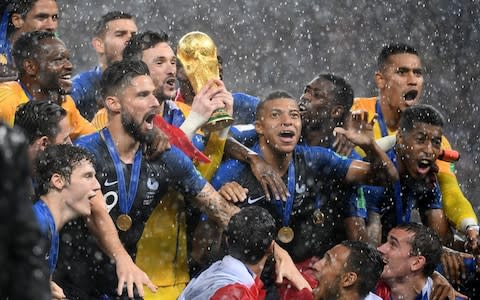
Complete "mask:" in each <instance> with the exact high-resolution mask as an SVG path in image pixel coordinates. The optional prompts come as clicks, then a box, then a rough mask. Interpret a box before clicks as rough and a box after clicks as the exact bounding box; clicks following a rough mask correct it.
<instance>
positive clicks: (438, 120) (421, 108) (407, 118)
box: [400, 104, 445, 133]
mask: <svg viewBox="0 0 480 300" xmlns="http://www.w3.org/2000/svg"><path fill="white" fill-rule="evenodd" d="M416 123H425V124H429V125H434V126H440V127H443V124H444V123H445V121H444V119H443V116H442V114H441V113H440V112H439V111H438V110H437V109H436V108H434V107H433V106H430V105H426V104H418V105H414V106H410V107H408V108H407V109H405V110H404V111H403V113H402V116H401V117H400V131H401V132H402V133H403V132H409V131H411V130H412V129H414V128H415V124H416Z"/></svg>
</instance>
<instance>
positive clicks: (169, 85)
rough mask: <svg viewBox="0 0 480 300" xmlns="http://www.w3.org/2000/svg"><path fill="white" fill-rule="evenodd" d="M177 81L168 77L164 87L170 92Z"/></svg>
mask: <svg viewBox="0 0 480 300" xmlns="http://www.w3.org/2000/svg"><path fill="white" fill-rule="evenodd" d="M176 82H177V79H176V78H175V77H168V78H167V79H166V80H165V86H166V87H167V88H168V89H170V90H175V86H176Z"/></svg>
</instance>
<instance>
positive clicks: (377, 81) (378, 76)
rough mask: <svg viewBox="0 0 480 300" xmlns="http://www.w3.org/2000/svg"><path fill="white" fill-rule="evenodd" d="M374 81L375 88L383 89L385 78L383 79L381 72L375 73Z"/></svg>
mask: <svg viewBox="0 0 480 300" xmlns="http://www.w3.org/2000/svg"><path fill="white" fill-rule="evenodd" d="M374 79H375V85H376V86H377V88H378V89H379V90H381V89H383V88H385V78H384V76H383V74H382V72H381V71H376V72H375V77H374Z"/></svg>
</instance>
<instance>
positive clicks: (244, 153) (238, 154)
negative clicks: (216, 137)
mask: <svg viewBox="0 0 480 300" xmlns="http://www.w3.org/2000/svg"><path fill="white" fill-rule="evenodd" d="M225 154H226V155H227V156H228V157H230V158H233V159H237V160H239V161H241V162H245V163H248V164H249V163H251V161H252V159H255V158H258V155H257V154H256V153H255V152H253V151H252V150H250V149H249V148H247V147H246V146H244V145H242V144H241V143H240V142H238V141H237V140H236V139H234V138H232V137H229V138H228V139H227V142H226V143H225Z"/></svg>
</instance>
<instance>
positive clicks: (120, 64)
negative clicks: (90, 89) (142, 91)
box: [100, 60, 150, 99]
mask: <svg viewBox="0 0 480 300" xmlns="http://www.w3.org/2000/svg"><path fill="white" fill-rule="evenodd" d="M142 75H150V72H149V71H148V67H147V65H146V64H145V63H144V62H143V61H141V60H130V61H126V60H122V61H117V62H114V63H113V64H111V65H110V66H108V68H107V69H106V70H105V71H104V72H103V74H102V80H101V81H100V86H101V87H102V97H103V98H104V99H105V98H106V97H108V96H112V95H118V92H119V91H123V90H124V89H125V88H126V87H127V86H128V85H130V83H131V81H132V79H133V78H135V77H137V76H142Z"/></svg>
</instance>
